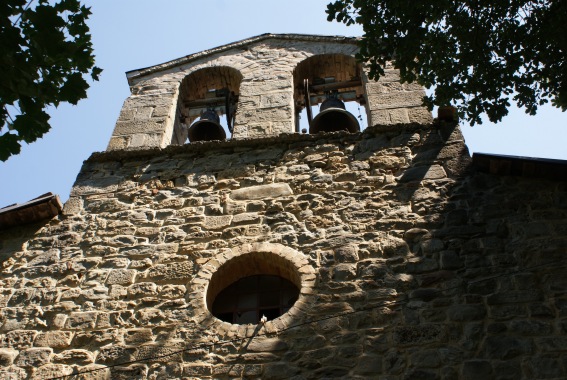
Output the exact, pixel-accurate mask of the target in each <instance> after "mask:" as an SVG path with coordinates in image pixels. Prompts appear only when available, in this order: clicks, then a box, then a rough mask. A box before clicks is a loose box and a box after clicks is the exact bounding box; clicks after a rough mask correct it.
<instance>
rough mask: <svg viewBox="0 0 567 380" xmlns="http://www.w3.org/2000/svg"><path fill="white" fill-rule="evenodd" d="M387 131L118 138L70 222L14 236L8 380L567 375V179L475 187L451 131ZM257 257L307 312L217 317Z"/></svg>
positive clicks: (484, 179) (69, 214)
mask: <svg viewBox="0 0 567 380" xmlns="http://www.w3.org/2000/svg"><path fill="white" fill-rule="evenodd" d="M275 41H276V42H275V44H276V45H277V44H281V40H277V39H276V40H275ZM286 41H288V40H286ZM260 42H261V43H263V44H264V43H265V44H267V45H270V40H269V39H267V40H266V39H264V40H261V41H256V42H255V43H260ZM292 42H293V41H292ZM319 42H321V41H319ZM319 42H317V41H314V42H313V43H319ZM303 43H305V42H304V41H303V42H302V41H299V42H298V43H297V44H303ZM247 46H248V45H247ZM254 46H255V45H254ZM294 46H297V45H294ZM231 49H232V48H231ZM257 49H259V50H258V51H257V54H258V56H263V55H262V53H263V50H261V49H260V48H257ZM321 49H322V48H321ZM251 50H252V48H251V47H249V48H248V49H244V48H242V51H243V53H242V54H248V53H249V52H250V51H251ZM289 50H290V54H300V53H298V52H293V53H292V49H291V47H289ZM271 51H272V50H270V49H268V52H271ZM268 52H266V53H265V55H268ZM213 53H214V52H213ZM221 53H222V52H220V53H218V54H221ZM214 54H217V53H214ZM199 59H206V57H201V58H199ZM215 59H216V58H215ZM227 60H228V58H227ZM181 64H186V63H181ZM202 64H205V63H202ZM155 70H157V71H153V72H152V71H151V70H149V71H150V72H149V73H147V74H146V75H148V76H150V77H151V78H150V80H151V81H155V82H159V81H158V79H157V78H158V77H159V75H162V73H163V72H164V71H159V70H158V69H155ZM164 70H165V73H166V74H167V73H169V72H171V73H173V72H178V71H176V70H174V69H173V68H168V67H165V68H164ZM168 70H169V71H168ZM282 71H285V70H283V69H282ZM286 72H287V73H288V74H289V73H291V71H289V70H288V71H286ZM167 75H169V74H167ZM167 75H166V77H167ZM179 75H180V76H182V75H181V74H179ZM282 75H283V74H282ZM244 77H245V76H244ZM181 80H182V78H181V77H180V79H179V81H178V82H177V83H180V81H181ZM160 83H161V82H160ZM256 85H258V86H261V81H259V83H256ZM152 91H153V90H152ZM156 91H158V90H156ZM384 91H387V90H384ZM400 91H402V89H400ZM292 94H293V91H292V90H290V91H289V95H290V96H292ZM384 94H387V92H385V93H384ZM167 96H169V95H167ZM134 98H135V99H134ZM132 99H133V100H128V101H127V102H126V105H125V109H124V110H123V114H122V116H121V119H120V120H119V123H126V122H127V121H128V120H134V118H136V117H137V118H141V117H142V116H136V115H137V113H136V112H133V113H132V115H134V116H132V119H128V117H126V116H124V115H125V113H126V111H127V109H129V108H130V105H131V104H132V103H133V102H138V101H142V100H140V99H138V98H136V96H135V95H133V98H132ZM145 99H146V100H147V101H149V100H148V99H149V98H145ZM146 100H144V101H146ZM240 101H243V99H242V98H241V99H240ZM170 103H171V107H173V108H175V107H176V104H177V100H176V99H173V98H172V100H171V102H170ZM137 104H141V103H137ZM148 104H150V103H148ZM370 106H372V105H370ZM370 106H368V107H370ZM139 107H142V106H139ZM144 107H145V106H144ZM148 107H150V106H148ZM152 107H153V106H152ZM412 107H413V106H411V107H410V108H412ZM138 110H139V111H140V112H142V111H143V109H142V108H140V109H138ZM240 111H242V108H240ZM164 112H165V111H164ZM167 112H171V113H172V114H174V113H175V112H176V111H175V110H173V111H171V110H167ZM167 112H166V113H167ZM262 112H264V111H262ZM265 112H268V111H267V110H266V111H265ZM403 112H405V113H404V114H405V115H408V111H407V109H405V110H404V111H403ZM416 112H417V111H416ZM419 112H422V111H419ZM142 114H144V115H152V116H150V119H151V117H154V116H155V109H154V111H152V112H149V111H148V112H147V113H143V112H142ZM140 115H141V114H140ZM238 117H243V116H237V120H238ZM174 121H175V120H170V121H167V120H165V119H164V122H163V123H161V124H162V126H163V124H164V123H165V124H167V123H168V122H171V123H172V124H171V128H170V132H171V133H170V135H169V136H170V138H171V136H172V135H173V130H174V129H175V128H174V126H175V125H174V124H175V123H174ZM390 121H391V119H390ZM144 123H145V122H144ZM148 123H150V122H148ZM286 123H287V122H286ZM292 123H293V121H289V124H286V125H288V126H289V128H290V129H291V128H292V125H293V124H292ZM134 124H136V123H133V124H132V125H134ZM157 124H160V123H157ZM284 124H285V123H284ZM373 124H376V125H375V126H373V127H369V128H367V129H366V130H364V131H363V132H361V133H354V134H349V133H346V132H337V133H327V134H325V133H323V134H318V135H306V134H294V133H291V132H292V131H293V130H292V129H291V130H289V131H287V132H286V133H278V134H276V133H273V134H270V133H267V134H266V136H264V137H258V136H253V137H250V136H249V137H248V138H244V137H242V138H233V139H232V140H231V141H225V142H207V143H191V144H185V145H176V144H171V143H170V144H167V145H168V146H167V147H163V146H160V145H159V144H157V145H152V144H153V143H148V144H147V145H146V146H142V147H137V148H136V147H135V146H133V145H130V147H129V148H128V149H118V146H117V145H114V142H116V141H118V140H116V138H117V137H120V138H119V140H120V139H121V140H120V141H129V142H130V143H131V144H133V142H134V141H135V140H136V139H137V138H138V137H139V136H138V137H135V136H134V135H136V134H138V133H139V132H135V133H133V134H132V136H130V137H127V138H126V137H124V136H125V135H119V133H118V132H116V131H115V133H114V135H113V139H114V140H113V141H114V142H112V141H111V146H110V147H109V150H108V151H107V152H102V153H94V154H93V155H92V156H91V157H90V158H89V159H88V160H87V161H85V163H84V164H83V167H82V169H81V172H80V173H79V175H78V177H77V180H76V183H75V185H74V187H73V190H72V193H71V197H70V198H69V200H68V201H67V202H66V204H65V208H64V212H63V214H62V215H60V216H58V217H56V218H54V219H52V220H50V221H47V222H44V223H40V224H36V225H32V226H20V227H14V228H11V229H9V230H5V231H0V260H1V265H2V268H1V271H0V308H1V309H0V318H1V319H0V366H1V367H0V378H6V379H49V378H56V377H62V376H67V375H69V377H67V378H69V379H113V380H114V379H233V378H250V379H296V380H299V379H323V378H325V379H333V378H335V379H340V378H342V379H345V378H348V379H384V380H386V379H400V380H401V379H467V380H468V379H479V378H484V379H564V378H565V377H566V375H567V374H566V370H567V336H566V331H567V295H566V294H565V288H566V286H567V270H566V269H565V263H566V260H567V258H566V257H565V255H566V247H567V183H565V182H561V181H552V180H536V179H529V178H522V177H511V176H496V175H489V174H483V173H478V172H475V170H474V168H473V167H472V166H471V164H470V158H469V155H468V151H467V148H466V146H465V144H464V141H463V137H462V135H461V133H460V131H459V127H458V126H457V125H455V124H453V123H443V122H431V121H430V122H421V123H409V122H406V123H393V122H390V123H382V124H379V123H373ZM120 125H125V124H120ZM145 125H148V124H145ZM154 126H155V125H154ZM118 128H122V127H121V126H120V127H119V126H117V129H118ZM168 128H169V127H167V128H165V127H164V129H163V130H162V131H161V132H159V133H162V132H163V133H164V134H165V132H164V131H166V130H168ZM176 128H180V130H181V127H176ZM242 128H244V130H247V131H249V129H246V124H242ZM241 130H242V129H241ZM236 131H237V125H235V135H237V132H236ZM271 131H273V129H272V130H271ZM152 133H153V132H152ZM239 133H240V132H239ZM123 137H124V138H123ZM142 140H144V139H143V138H142V139H140V140H137V141H142ZM144 141H146V142H148V141H150V142H151V141H155V140H152V139H146V140H144ZM125 144H126V143H125ZM134 145H135V144H134ZM252 263H253V264H254V265H255V266H256V267H257V271H258V273H260V272H263V271H268V272H270V271H279V273H280V274H281V275H282V276H284V277H287V278H288V279H290V280H292V281H294V283H295V284H296V285H298V287H299V288H300V295H299V299H298V300H297V301H296V302H295V304H294V305H293V307H292V308H291V309H290V310H289V311H288V312H287V313H285V314H283V315H282V316H280V317H278V318H276V319H273V320H268V321H267V322H266V323H264V324H258V325H252V324H248V325H238V324H232V323H228V322H223V321H221V320H220V319H217V318H215V317H214V316H213V315H212V314H211V312H210V311H209V306H210V300H209V299H208V298H207V297H209V296H208V294H213V295H214V294H215V292H217V291H218V290H220V289H221V288H223V287H224V286H226V285H228V283H227V282H230V281H231V280H230V278H236V277H237V275H238V273H239V272H240V271H246V270H249V268H250V265H249V264H252ZM227 268H228V269H227ZM215 273H221V274H222V276H215ZM231 276H232V277H231ZM219 277H221V278H219ZM227 279H228V280H227ZM223 281H224V282H223ZM211 292H212V293H211Z"/></svg>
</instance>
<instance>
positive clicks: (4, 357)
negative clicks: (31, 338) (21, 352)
mask: <svg viewBox="0 0 567 380" xmlns="http://www.w3.org/2000/svg"><path fill="white" fill-rule="evenodd" d="M16 356H18V351H16V350H14V349H11V348H0V366H1V367H9V366H11V365H12V364H13V363H14V359H15V358H16Z"/></svg>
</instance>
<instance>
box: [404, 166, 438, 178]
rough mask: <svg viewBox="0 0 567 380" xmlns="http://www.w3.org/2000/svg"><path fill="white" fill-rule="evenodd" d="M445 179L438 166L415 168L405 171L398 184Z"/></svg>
mask: <svg viewBox="0 0 567 380" xmlns="http://www.w3.org/2000/svg"><path fill="white" fill-rule="evenodd" d="M445 177H447V174H446V173H445V170H444V169H443V167H442V166H440V165H431V166H417V167H412V168H409V169H407V170H406V171H405V172H404V173H403V174H402V176H401V177H400V179H399V181H400V182H412V181H424V180H435V179H442V178H445Z"/></svg>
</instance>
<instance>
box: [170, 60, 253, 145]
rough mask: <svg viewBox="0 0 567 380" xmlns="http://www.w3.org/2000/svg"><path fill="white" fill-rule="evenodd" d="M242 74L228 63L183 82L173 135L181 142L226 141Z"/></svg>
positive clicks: (229, 134) (191, 75)
mask: <svg viewBox="0 0 567 380" xmlns="http://www.w3.org/2000/svg"><path fill="white" fill-rule="evenodd" d="M241 81H242V74H241V73H240V72H239V71H238V70H236V69H234V68H232V67H227V66H216V67H207V68H203V69H200V70H197V71H195V72H193V73H191V74H189V75H187V76H186V77H185V78H184V79H183V81H182V82H181V86H180V89H179V98H178V104H177V113H176V117H175V126H174V135H175V136H174V138H175V140H176V141H177V142H178V143H179V144H184V143H186V142H187V140H188V141H189V142H196V141H213V140H226V139H229V138H230V137H231V135H232V130H233V126H234V118H235V115H236V111H237V103H238V95H239V89H240V83H241Z"/></svg>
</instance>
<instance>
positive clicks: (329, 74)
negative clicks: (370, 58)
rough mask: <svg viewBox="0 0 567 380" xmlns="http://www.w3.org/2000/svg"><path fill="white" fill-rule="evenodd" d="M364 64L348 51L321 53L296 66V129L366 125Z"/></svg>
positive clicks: (324, 129) (354, 129) (313, 130)
mask: <svg viewBox="0 0 567 380" xmlns="http://www.w3.org/2000/svg"><path fill="white" fill-rule="evenodd" d="M362 75H363V72H362V66H361V65H360V63H358V62H357V61H356V59H355V58H354V57H352V56H350V55H346V54H321V55H314V56H312V57H309V58H307V59H305V60H303V61H302V62H300V63H299V64H298V65H297V67H296V68H295V70H294V73H293V81H294V100H295V126H296V131H297V132H304V133H318V132H335V131H343V130H344V131H348V132H358V131H361V130H363V129H364V128H366V126H367V110H366V107H365V105H366V98H365V94H364V86H363V83H362Z"/></svg>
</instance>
